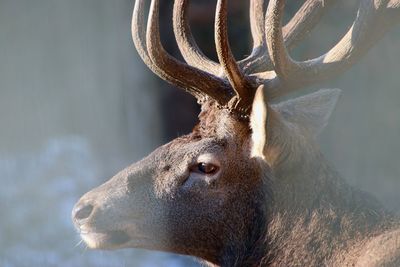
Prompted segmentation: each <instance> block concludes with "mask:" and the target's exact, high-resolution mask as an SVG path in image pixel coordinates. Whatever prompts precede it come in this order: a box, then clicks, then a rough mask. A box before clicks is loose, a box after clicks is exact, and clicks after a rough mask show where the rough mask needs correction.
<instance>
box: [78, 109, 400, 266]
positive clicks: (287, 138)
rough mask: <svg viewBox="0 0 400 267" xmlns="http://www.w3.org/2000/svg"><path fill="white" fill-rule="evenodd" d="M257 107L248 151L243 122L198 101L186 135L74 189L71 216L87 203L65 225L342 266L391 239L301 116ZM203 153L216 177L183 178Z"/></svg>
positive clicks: (220, 251) (207, 256) (254, 262)
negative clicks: (76, 198)
mask: <svg viewBox="0 0 400 267" xmlns="http://www.w3.org/2000/svg"><path fill="white" fill-rule="evenodd" d="M267 109H268V113H269V115H268V122H266V126H267V129H269V134H268V138H267V142H265V149H264V155H260V157H257V156H254V155H251V150H252V146H255V145H256V144H255V143H256V142H257V140H252V131H251V129H250V127H249V121H246V120H242V119H237V118H235V116H232V115H231V114H230V113H229V112H228V111H227V110H224V109H219V108H217V107H216V105H215V104H214V103H213V102H208V103H206V104H204V105H203V109H202V113H201V114H200V116H199V117H200V122H199V124H198V126H196V127H195V129H194V131H193V133H192V134H190V135H187V136H183V137H180V138H178V139H176V140H174V141H172V142H171V143H169V144H167V145H165V146H163V147H160V148H159V149H157V150H156V151H155V152H153V153H152V154H151V155H149V156H148V157H147V158H145V159H143V160H142V161H140V162H138V163H136V164H134V165H132V166H131V167H129V168H127V169H126V170H124V171H122V172H121V173H119V174H117V175H116V176H115V177H114V178H112V179H111V180H110V181H109V182H107V183H106V184H104V185H102V186H100V187H99V188H97V189H94V190H93V191H91V192H89V193H87V194H86V195H85V196H83V197H82V199H81V200H80V202H79V203H78V204H77V206H76V208H75V211H74V216H76V213H77V210H79V209H80V208H81V207H82V205H87V204H88V203H90V204H91V205H93V207H94V208H93V211H92V212H91V214H90V215H89V216H88V217H87V218H84V219H77V218H75V219H74V220H75V224H76V225H77V227H78V229H80V231H83V232H95V233H101V234H103V236H102V237H101V238H98V237H97V236H90V235H89V236H87V235H86V236H85V234H83V239H84V240H85V241H86V242H87V244H88V245H89V246H90V247H92V248H102V249H116V248H122V247H140V248H147V249H156V250H164V251H169V252H175V253H181V254H187V255H193V256H196V257H199V258H201V259H203V260H205V263H207V264H208V265H210V266H323V265H328V266H348V265H349V266H350V265H354V264H357V262H359V261H360V260H362V259H361V258H362V257H361V256H362V253H363V252H364V248H368V249H369V250H374V249H375V250H377V249H378V250H379V247H376V246H375V247H374V245H373V244H374V243H379V245H380V246H383V245H385V242H386V243H387V244H392V247H393V246H394V244H396V240H397V239H396V238H397V237H398V236H400V235H399V234H398V231H397V232H395V233H396V235H393V237H391V238H386V239H385V238H382V237H381V236H382V235H384V234H386V235H389V236H391V235H390V232H391V231H393V230H392V229H395V226H396V225H397V224H396V223H395V220H394V218H393V216H392V215H390V214H389V213H387V212H385V211H384V209H383V208H382V207H381V206H380V205H379V204H378V203H377V202H376V201H375V199H374V198H373V197H371V196H369V195H368V194H365V193H363V192H360V191H358V190H355V189H353V188H351V187H350V186H348V185H347V184H346V182H345V181H344V180H343V179H342V178H341V177H340V176H339V175H338V174H337V172H335V171H334V170H333V169H332V168H331V167H330V166H329V164H328V163H327V162H326V160H325V159H324V158H323V156H322V155H321V153H320V152H319V150H318V146H317V145H316V144H315V143H314V142H313V138H312V137H311V135H310V133H309V132H308V131H306V130H305V129H302V126H301V125H297V124H293V123H291V122H290V121H289V120H287V119H284V118H283V117H282V116H281V115H280V113H279V112H280V111H275V110H274V109H273V108H271V107H268V108H267ZM256 130H257V129H253V131H256ZM209 153H211V154H212V155H214V156H215V157H216V158H218V160H219V162H220V165H221V170H220V173H219V175H218V177H217V178H216V179H214V180H212V181H209V182H205V181H203V180H201V179H200V180H194V182H192V183H188V182H187V181H188V180H190V179H192V178H191V177H192V175H194V174H193V168H194V167H193V166H195V164H193V162H196V158H198V157H199V156H201V155H203V154H209ZM269 166H271V167H272V172H273V173H272V172H271V170H270V167H269ZM116 233H117V235H116ZM115 236H116V237H115ZM121 236H122V238H121ZM393 238H395V239H393ZM377 240H378V241H377ZM397 244H398V243H397ZM393 251H394V252H393V253H391V254H390V256H391V257H392V258H393V259H394V260H393V262H397V261H396V260H397V258H396V257H395V255H397V254H396V253H398V252H397V250H396V248H393ZM393 255H394V256H393ZM382 257H383V258H384V259H387V258H388V256H387V255H386V256H385V255H382V253H381V254H379V255H378V256H376V257H375V258H374V260H375V261H376V262H382ZM389 258H390V257H389ZM371 266H373V265H371ZM376 266H378V265H376ZM388 266H395V265H390V264H389V265H388Z"/></svg>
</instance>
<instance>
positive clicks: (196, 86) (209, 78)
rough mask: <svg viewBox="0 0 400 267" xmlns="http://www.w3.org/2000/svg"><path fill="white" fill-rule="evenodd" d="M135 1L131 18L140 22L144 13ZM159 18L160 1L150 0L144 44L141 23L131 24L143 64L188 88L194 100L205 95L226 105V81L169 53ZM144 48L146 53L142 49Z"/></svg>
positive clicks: (229, 90)
mask: <svg viewBox="0 0 400 267" xmlns="http://www.w3.org/2000/svg"><path fill="white" fill-rule="evenodd" d="M137 1H138V2H137V3H136V5H135V8H136V12H135V13H134V15H135V16H138V18H136V17H134V22H136V21H140V16H143V7H144V5H143V1H142V0H137ZM158 17H159V0H152V1H151V5H150V11H149V17H148V23H147V35H146V46H144V45H143V43H144V41H143V36H142V34H143V31H140V30H141V26H140V25H136V26H135V25H134V26H133V31H134V34H133V35H134V40H135V45H136V46H137V47H138V50H139V53H140V55H141V56H142V58H144V61H145V63H146V64H147V65H148V66H149V67H150V68H151V70H153V72H154V73H156V74H157V75H158V76H160V77H161V78H162V79H164V80H166V81H168V82H170V83H172V84H174V85H177V86H179V87H181V88H183V89H185V90H187V91H188V92H189V93H191V94H193V95H194V96H195V97H196V98H197V99H199V100H203V99H204V97H205V95H208V96H210V97H212V98H213V99H215V100H216V101H217V102H218V103H219V104H220V105H222V106H226V105H227V103H228V102H229V100H230V99H231V98H232V90H231V88H230V86H229V84H227V83H226V82H225V81H224V80H223V79H220V78H218V77H215V76H213V75H211V74H208V73H205V72H203V71H201V70H198V69H196V68H194V67H191V66H189V65H187V64H184V63H182V62H179V61H178V60H176V59H175V58H173V57H172V56H170V55H169V54H168V53H167V52H166V51H165V49H164V47H163V46H162V44H161V41H160V32H159V21H158ZM136 31H137V32H136ZM146 47H147V53H146V52H144V51H145V50H144V49H145V48H146ZM140 50H142V51H140ZM149 60H150V61H149Z"/></svg>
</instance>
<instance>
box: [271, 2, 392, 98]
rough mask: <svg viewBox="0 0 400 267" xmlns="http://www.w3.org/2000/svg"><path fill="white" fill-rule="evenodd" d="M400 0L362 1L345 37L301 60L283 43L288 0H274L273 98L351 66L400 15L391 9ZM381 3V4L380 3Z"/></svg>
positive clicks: (272, 43) (272, 5)
mask: <svg viewBox="0 0 400 267" xmlns="http://www.w3.org/2000/svg"><path fill="white" fill-rule="evenodd" d="M397 2H398V0H397V1H391V2H390V3H389V5H388V4H387V1H379V3H378V2H377V1H374V0H364V1H362V2H361V3H360V7H359V11H358V14H357V18H356V20H355V21H354V23H353V26H352V27H351V28H350V30H349V31H348V32H347V33H346V34H345V36H344V37H343V38H342V39H341V40H340V41H339V42H338V43H337V44H336V45H335V46H334V47H333V48H332V49H331V50H330V51H328V52H327V53H326V54H325V55H322V56H320V57H318V58H315V59H312V60H308V61H304V62H297V61H295V60H293V59H292V58H290V56H289V54H288V52H287V49H286V47H285V45H284V42H283V36H282V29H281V20H282V13H283V8H284V5H285V1H284V0H271V2H270V5H269V7H268V11H267V20H266V27H267V29H268V34H267V44H268V51H269V54H270V57H271V60H272V62H273V64H274V67H275V72H276V77H274V78H272V79H269V80H266V81H265V84H266V85H267V88H268V87H269V90H270V91H269V96H270V98H275V97H279V96H282V95H284V94H287V93H289V92H291V91H293V90H295V89H300V88H302V87H305V86H308V85H311V84H314V83H317V82H320V81H323V80H327V79H330V78H332V77H334V76H337V75H339V74H340V73H342V72H344V71H345V70H347V69H348V68H349V67H351V66H352V65H353V64H354V63H355V62H356V61H357V60H358V59H359V58H360V57H361V56H362V55H364V54H365V53H366V52H367V51H368V49H369V48H370V47H371V46H372V45H373V44H374V42H376V41H377V40H379V39H380V38H381V37H382V36H383V35H384V34H385V33H386V32H387V31H388V30H389V29H390V28H391V27H392V26H393V24H394V23H395V22H399V21H400V15H399V13H398V12H397V13H396V14H395V15H393V16H389V15H390V14H389V13H390V12H393V9H391V8H398V7H399V6H400V5H397ZM377 4H378V5H377Z"/></svg>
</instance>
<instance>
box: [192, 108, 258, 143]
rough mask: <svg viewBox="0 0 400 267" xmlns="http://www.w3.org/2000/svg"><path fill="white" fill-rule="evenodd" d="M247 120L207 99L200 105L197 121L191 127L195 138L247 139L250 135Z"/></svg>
mask: <svg viewBox="0 0 400 267" xmlns="http://www.w3.org/2000/svg"><path fill="white" fill-rule="evenodd" d="M249 125H250V124H249V121H248V120H246V119H241V118H239V117H238V116H236V115H235V114H233V113H231V112H230V111H229V110H227V109H224V108H220V107H218V105H217V103H216V102H215V101H214V100H208V101H207V102H205V103H203V104H202V106H201V112H200V114H199V123H198V124H197V125H196V127H195V128H194V129H193V133H192V134H193V137H195V138H208V137H217V138H230V137H234V138H237V139H239V140H240V139H242V141H243V139H247V138H249V137H250V135H251V128H250V126H249Z"/></svg>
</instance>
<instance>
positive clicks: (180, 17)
mask: <svg viewBox="0 0 400 267" xmlns="http://www.w3.org/2000/svg"><path fill="white" fill-rule="evenodd" d="M189 2H190V1H189V0H175V2H174V13H173V25H174V34H175V39H176V41H177V43H178V47H179V50H180V51H181V54H182V56H183V58H184V59H185V60H186V62H187V63H188V64H189V65H192V66H195V67H197V68H199V69H202V70H204V71H206V72H208V73H211V74H213V75H215V76H218V75H220V74H221V68H220V65H219V64H218V63H216V62H214V61H212V60H211V59H209V58H207V57H206V56H205V55H204V54H203V52H202V51H201V50H200V49H199V47H198V45H197V43H196V41H195V39H194V38H193V35H192V31H191V29H190V24H189V19H188V10H189V8H188V7H189Z"/></svg>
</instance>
